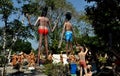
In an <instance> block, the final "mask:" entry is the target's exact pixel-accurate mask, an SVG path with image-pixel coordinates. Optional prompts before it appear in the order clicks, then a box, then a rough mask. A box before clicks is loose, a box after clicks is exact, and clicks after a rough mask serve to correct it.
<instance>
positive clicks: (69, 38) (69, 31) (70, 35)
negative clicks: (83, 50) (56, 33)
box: [58, 12, 73, 55]
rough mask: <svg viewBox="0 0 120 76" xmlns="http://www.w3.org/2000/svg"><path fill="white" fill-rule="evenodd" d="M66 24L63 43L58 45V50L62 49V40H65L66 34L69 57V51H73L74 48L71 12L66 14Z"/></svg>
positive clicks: (63, 31)
mask: <svg viewBox="0 0 120 76" xmlns="http://www.w3.org/2000/svg"><path fill="white" fill-rule="evenodd" d="M65 17H66V18H65V23H64V25H63V30H62V35H61V41H60V43H59V45H58V48H60V47H61V44H62V38H63V35H64V33H65V40H66V54H67V55H68V52H69V50H70V51H73V47H72V38H73V26H72V24H71V22H70V20H71V17H72V16H71V13H70V12H67V13H66V14H65ZM69 46H70V49H69Z"/></svg>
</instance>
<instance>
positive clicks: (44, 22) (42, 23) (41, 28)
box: [34, 7, 52, 64]
mask: <svg viewBox="0 0 120 76" xmlns="http://www.w3.org/2000/svg"><path fill="white" fill-rule="evenodd" d="M47 10H48V7H44V8H43V10H42V13H41V16H40V17H38V19H37V20H36V22H35V24H34V26H35V25H37V24H38V33H39V46H38V59H37V63H38V64H39V60H40V50H41V47H42V39H43V37H44V41H45V49H46V58H47V57H48V32H49V29H48V27H49V26H50V21H49V19H48V18H47V17H46V15H47ZM50 30H52V29H51V27H50Z"/></svg>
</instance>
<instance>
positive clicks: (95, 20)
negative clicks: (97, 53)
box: [86, 0, 120, 50]
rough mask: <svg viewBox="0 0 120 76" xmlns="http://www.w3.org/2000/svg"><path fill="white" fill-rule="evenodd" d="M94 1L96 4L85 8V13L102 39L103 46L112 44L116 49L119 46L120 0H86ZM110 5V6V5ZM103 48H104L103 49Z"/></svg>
mask: <svg viewBox="0 0 120 76" xmlns="http://www.w3.org/2000/svg"><path fill="white" fill-rule="evenodd" d="M86 1H88V2H92V1H94V2H96V5H95V4H94V5H93V6H88V7H87V8H86V15H87V16H88V18H89V19H90V20H91V21H92V26H93V28H94V30H95V33H96V34H97V36H99V37H100V38H101V39H102V41H104V47H109V46H112V47H113V48H115V49H116V50H118V49H119V48H120V47H119V46H117V45H120V39H119V37H120V35H119V33H118V32H120V29H119V28H120V23H119V22H120V13H119V9H120V6H119V4H120V1H119V0H111V1H109V0H86ZM111 5H112V6H111ZM100 45H101V44H100ZM103 50H104V49H103Z"/></svg>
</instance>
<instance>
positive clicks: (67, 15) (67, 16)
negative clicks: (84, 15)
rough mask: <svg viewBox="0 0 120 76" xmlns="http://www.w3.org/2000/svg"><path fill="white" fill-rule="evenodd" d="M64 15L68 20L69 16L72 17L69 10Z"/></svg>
mask: <svg viewBox="0 0 120 76" xmlns="http://www.w3.org/2000/svg"><path fill="white" fill-rule="evenodd" d="M65 17H66V19H67V20H70V19H71V17H72V15H71V12H67V13H66V14H65Z"/></svg>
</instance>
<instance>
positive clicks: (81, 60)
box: [78, 46, 88, 76]
mask: <svg viewBox="0 0 120 76" xmlns="http://www.w3.org/2000/svg"><path fill="white" fill-rule="evenodd" d="M87 52H88V48H85V51H84V48H83V47H82V46H81V47H80V51H79V53H78V56H79V64H80V76H83V74H82V73H83V69H82V68H84V72H85V75H86V74H87V65H86V58H85V57H86V54H87Z"/></svg>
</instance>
